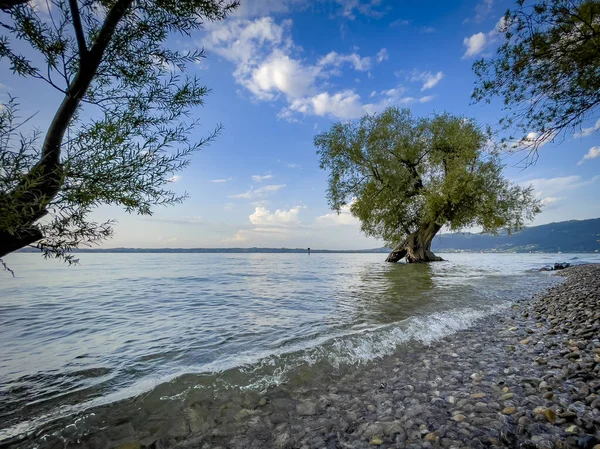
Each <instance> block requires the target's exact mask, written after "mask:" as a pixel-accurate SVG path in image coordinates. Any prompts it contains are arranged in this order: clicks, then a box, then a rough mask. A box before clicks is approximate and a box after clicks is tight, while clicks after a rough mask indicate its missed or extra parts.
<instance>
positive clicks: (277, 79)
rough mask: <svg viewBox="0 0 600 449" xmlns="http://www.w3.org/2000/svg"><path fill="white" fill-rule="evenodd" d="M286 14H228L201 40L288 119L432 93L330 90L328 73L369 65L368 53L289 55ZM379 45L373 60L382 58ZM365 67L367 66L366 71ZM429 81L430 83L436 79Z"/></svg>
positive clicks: (349, 114)
mask: <svg viewBox="0 0 600 449" xmlns="http://www.w3.org/2000/svg"><path fill="white" fill-rule="evenodd" d="M291 26H292V22H291V21H290V20H284V21H282V22H281V23H276V22H275V21H274V19H273V18H270V17H262V18H258V19H255V20H248V19H232V20H228V21H225V22H223V23H219V24H209V25H207V31H208V34H207V36H205V38H204V39H202V41H201V42H200V43H201V44H202V45H203V46H205V47H206V48H207V49H208V50H210V51H213V52H215V53H217V54H219V55H221V56H222V57H224V58H226V59H227V60H229V61H231V62H233V63H234V64H235V70H234V72H233V76H234V78H235V81H236V82H237V83H238V84H240V85H241V86H244V87H245V88H246V89H247V90H248V91H249V92H250V93H251V94H252V95H253V97H254V98H256V99H258V100H260V101H281V100H283V101H285V102H286V106H284V107H283V108H282V109H281V110H280V111H279V113H278V116H279V117H280V118H283V119H285V120H288V121H290V122H294V121H298V118H297V117H298V116H301V115H316V116H321V117H324V116H330V117H332V118H335V119H353V118H358V117H360V116H362V115H363V114H364V113H366V112H369V113H373V112H378V111H381V110H383V109H384V108H385V107H387V106H389V105H390V104H397V103H401V104H407V103H411V102H418V101H421V102H424V101H430V99H431V98H423V99H420V98H412V97H406V98H398V97H393V96H390V95H388V96H384V97H382V98H380V99H379V101H377V102H373V103H369V102H365V101H363V99H362V98H361V96H360V95H359V94H358V93H357V92H356V91H355V90H354V89H340V90H337V91H329V88H330V86H331V83H330V82H329V79H330V78H331V77H333V76H337V75H339V74H340V73H341V70H342V68H344V67H350V68H351V69H353V70H355V71H359V72H365V71H368V70H369V68H370V67H371V66H372V59H371V57H364V56H361V55H359V54H358V53H357V52H356V49H355V51H354V52H353V53H350V54H342V53H338V52H336V51H331V52H329V53H328V54H326V55H324V56H322V57H320V58H318V59H317V60H316V62H314V63H309V62H307V61H306V60H304V59H300V58H298V57H296V56H294V54H295V53H297V51H296V47H295V45H294V43H293V41H292V38H291ZM384 50H385V49H382V50H381V51H380V52H379V53H378V54H377V55H376V56H375V58H376V60H378V61H382V60H384V59H385V58H387V51H384ZM368 73H370V72H368ZM432 76H433V78H432V80H431V81H430V82H429V83H430V85H431V87H433V86H434V85H435V84H436V83H437V82H438V81H439V80H437V81H436V80H435V76H437V75H432Z"/></svg>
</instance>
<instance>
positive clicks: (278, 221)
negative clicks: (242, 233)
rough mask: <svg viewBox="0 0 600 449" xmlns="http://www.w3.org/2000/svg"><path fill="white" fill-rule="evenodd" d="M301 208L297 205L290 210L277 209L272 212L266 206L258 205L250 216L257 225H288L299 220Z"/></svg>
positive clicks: (251, 221) (251, 220)
mask: <svg viewBox="0 0 600 449" xmlns="http://www.w3.org/2000/svg"><path fill="white" fill-rule="evenodd" d="M301 209H302V208H301V207H300V206H295V207H292V208H291V209H288V210H285V209H277V210H276V211H275V212H273V213H271V211H269V210H267V209H266V208H265V207H262V206H258V207H256V209H255V210H254V212H253V213H252V214H251V215H250V216H249V217H248V218H249V219H250V223H252V224H253V225H255V226H286V225H291V224H297V223H298V222H299V220H298V214H300V210H301Z"/></svg>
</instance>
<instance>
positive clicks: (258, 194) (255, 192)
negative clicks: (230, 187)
mask: <svg viewBox="0 0 600 449" xmlns="http://www.w3.org/2000/svg"><path fill="white" fill-rule="evenodd" d="M284 187H285V184H277V185H268V186H264V187H261V188H259V189H254V188H252V187H251V188H250V190H248V191H247V192H244V193H238V194H236V195H228V198H236V199H254V198H262V197H264V196H266V195H267V194H269V193H273V192H277V191H278V190H281V189H283V188H284Z"/></svg>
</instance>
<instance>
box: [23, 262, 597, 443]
mask: <svg viewBox="0 0 600 449" xmlns="http://www.w3.org/2000/svg"><path fill="white" fill-rule="evenodd" d="M558 275H560V276H565V277H566V279H565V281H564V282H563V283H560V284H559V285H557V286H555V287H553V288H551V289H550V290H548V291H546V292H544V294H543V295H539V296H537V297H534V298H533V299H531V300H528V301H523V302H520V303H516V304H514V305H513V306H512V308H511V309H509V310H508V311H505V312H502V313H501V314H498V315H494V316H491V317H488V318H486V319H484V320H482V321H480V322H479V323H478V324H477V325H476V326H475V327H473V328H471V329H469V330H466V331H461V332H458V333H456V334H453V335H451V336H449V337H447V338H445V339H444V340H442V341H439V342H436V343H435V344H433V345H430V346H425V345H421V344H413V345H407V346H406V347H402V348H400V349H399V350H398V352H397V353H396V354H395V355H393V356H390V357H386V358H384V359H379V360H376V361H373V362H371V363H369V364H368V365H366V366H361V367H357V368H356V369H349V370H348V369H346V370H343V372H341V373H340V372H338V371H335V370H329V371H328V370H326V369H323V368H322V367H319V368H320V369H319V370H317V369H315V370H314V371H315V372H305V373H298V374H297V375H298V376H299V378H298V379H294V381H293V382H288V383H285V384H282V385H280V386H278V387H275V388H272V389H270V390H269V391H268V392H267V393H265V394H262V395H259V394H257V393H252V392H250V391H249V392H246V393H244V394H239V395H235V396H232V397H231V398H216V399H215V400H211V401H197V402H191V401H186V403H185V404H183V405H182V407H181V409H180V410H179V411H177V412H174V413H173V414H172V416H170V417H169V419H168V420H165V419H163V418H161V419H156V420H155V421H154V422H153V420H152V419H151V418H148V417H145V416H142V415H141V414H140V415H139V416H138V417H132V416H129V417H123V416H117V415H115V414H113V415H111V413H110V410H109V411H108V412H109V413H107V414H106V416H108V418H106V419H104V418H103V421H102V423H101V425H100V424H99V426H98V428H97V431H96V432H90V433H88V434H87V435H85V436H84V437H82V438H77V440H76V441H70V442H68V444H65V443H66V440H65V439H63V438H47V439H45V440H44V442H43V444H39V443H40V441H39V439H38V441H32V440H30V441H21V442H19V443H17V444H16V445H14V446H12V447H33V446H32V445H33V444H34V443H35V446H37V447H57V448H58V447H86V448H97V449H108V448H114V447H118V448H119V449H141V448H144V447H147V448H153V449H161V448H171V447H183V448H202V449H205V448H206V449H208V448H211V449H225V448H240V449H241V448H255V449H259V448H261V449H262V448H278V449H285V448H289V449H292V448H298V449H312V448H326V449H335V448H345V449H358V448H376V447H382V448H415V449H416V448H428V449H431V448H445V449H450V448H456V449H467V448H472V449H484V448H485V449H488V448H490V449H494V448H503V447H508V448H523V449H534V448H539V449H555V448H556V449H561V448H581V449H600V265H587V266H579V267H571V268H568V269H566V270H564V271H562V272H560V273H559V274H558ZM317 372H318V373H317ZM302 376H304V377H302ZM304 379H306V380H305V381H304ZM134 405H135V403H133V404H132V406H134Z"/></svg>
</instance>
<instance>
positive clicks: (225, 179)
mask: <svg viewBox="0 0 600 449" xmlns="http://www.w3.org/2000/svg"><path fill="white" fill-rule="evenodd" d="M231 179H232V178H224V179H211V180H210V182H215V183H223V182H229V181H231Z"/></svg>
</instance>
